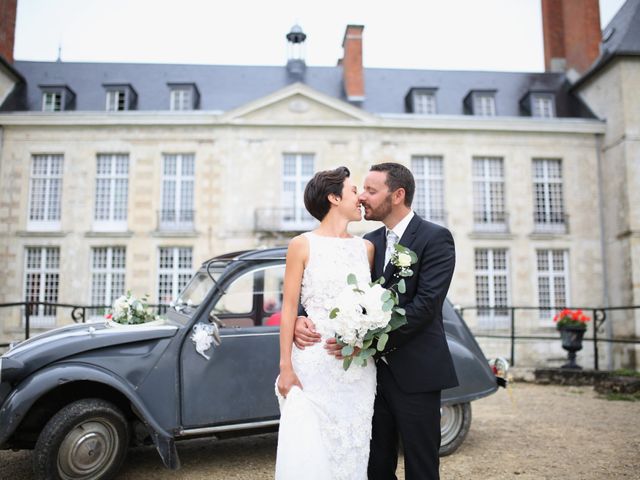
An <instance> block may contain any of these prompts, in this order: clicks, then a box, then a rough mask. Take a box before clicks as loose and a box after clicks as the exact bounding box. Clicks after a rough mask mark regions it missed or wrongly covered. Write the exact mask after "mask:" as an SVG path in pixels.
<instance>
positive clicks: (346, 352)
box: [341, 345, 353, 357]
mask: <svg viewBox="0 0 640 480" xmlns="http://www.w3.org/2000/svg"><path fill="white" fill-rule="evenodd" d="M341 353H342V356H343V357H348V356H350V355H353V347H352V346H351V345H345V346H344V347H342V350H341Z"/></svg>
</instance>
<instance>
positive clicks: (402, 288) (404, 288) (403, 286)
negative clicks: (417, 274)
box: [398, 278, 407, 293]
mask: <svg viewBox="0 0 640 480" xmlns="http://www.w3.org/2000/svg"><path fill="white" fill-rule="evenodd" d="M398 292H400V293H407V284H406V283H405V282H404V278H403V279H402V280H400V281H399V282H398Z"/></svg>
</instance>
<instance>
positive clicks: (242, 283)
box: [213, 265, 284, 327]
mask: <svg viewBox="0 0 640 480" xmlns="http://www.w3.org/2000/svg"><path fill="white" fill-rule="evenodd" d="M283 283H284V265H269V266H266V267H259V268H254V269H253V270H251V271H249V272H246V273H244V274H242V275H240V276H239V277H237V278H236V279H234V280H233V281H232V282H231V284H229V285H228V286H227V287H226V288H225V290H226V293H225V294H224V295H223V296H222V297H221V298H220V299H219V300H218V302H217V303H216V305H215V306H214V308H213V314H215V315H216V316H217V317H218V318H220V320H222V323H223V325H224V326H225V327H248V326H278V325H280V311H281V309H282V286H283Z"/></svg>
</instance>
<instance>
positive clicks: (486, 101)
mask: <svg viewBox="0 0 640 480" xmlns="http://www.w3.org/2000/svg"><path fill="white" fill-rule="evenodd" d="M464 107H465V108H464V110H465V113H466V114H468V115H475V116H478V117H495V116H496V113H497V112H496V92H495V90H472V91H471V92H469V94H468V95H467V96H466V97H465V99H464Z"/></svg>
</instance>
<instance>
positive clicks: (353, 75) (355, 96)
mask: <svg viewBox="0 0 640 480" xmlns="http://www.w3.org/2000/svg"><path fill="white" fill-rule="evenodd" d="M363 30H364V25H347V29H346V31H345V32H344V39H343V40H342V48H343V49H344V53H343V56H342V59H340V60H338V65H342V82H343V84H344V92H345V95H346V96H347V100H348V101H350V102H362V101H363V100H364V69H363V67H362V31H363Z"/></svg>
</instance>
